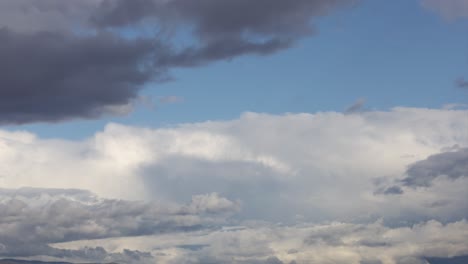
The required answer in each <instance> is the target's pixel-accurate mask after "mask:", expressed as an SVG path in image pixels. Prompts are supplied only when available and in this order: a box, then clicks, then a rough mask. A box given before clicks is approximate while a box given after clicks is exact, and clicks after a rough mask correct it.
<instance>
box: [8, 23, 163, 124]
mask: <svg viewBox="0 0 468 264" xmlns="http://www.w3.org/2000/svg"><path fill="white" fill-rule="evenodd" d="M0 42H1V43H2V45H1V46H0V56H1V57H2V58H4V60H2V62H1V63H0V68H1V71H0V72H1V75H2V76H3V77H2V78H0V86H1V87H2V89H1V90H0V104H1V105H2V107H1V109H2V111H1V114H0V124H6V123H17V124H21V123H28V122H34V121H61V120H66V119H69V118H71V117H78V116H79V117H83V118H96V117H98V116H101V115H103V114H115V113H116V111H115V109H116V108H118V107H122V106H125V105H128V104H129V103H130V100H131V99H132V98H135V97H136V95H137V92H138V90H139V88H138V87H140V86H141V85H143V84H144V83H145V82H147V81H149V80H151V79H152V78H153V77H154V75H155V74H156V73H157V69H156V67H155V65H154V63H152V62H151V60H152V58H151V56H152V49H154V45H153V44H152V43H150V42H149V41H146V40H138V41H137V40H135V41H127V40H124V39H121V38H118V37H115V36H113V35H111V34H99V35H95V36H90V37H76V36H67V35H62V34H58V33H35V34H30V35H24V34H19V33H16V32H12V31H10V30H8V29H1V30H0Z"/></svg>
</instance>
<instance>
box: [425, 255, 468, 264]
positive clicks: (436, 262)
mask: <svg viewBox="0 0 468 264" xmlns="http://www.w3.org/2000/svg"><path fill="white" fill-rule="evenodd" d="M426 260H427V261H428V262H429V263H430V264H464V263H468V256H457V257H452V258H426Z"/></svg>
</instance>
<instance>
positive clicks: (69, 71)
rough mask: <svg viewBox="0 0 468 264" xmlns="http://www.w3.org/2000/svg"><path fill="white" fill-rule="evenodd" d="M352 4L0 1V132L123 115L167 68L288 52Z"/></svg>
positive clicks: (342, 0)
mask: <svg viewBox="0 0 468 264" xmlns="http://www.w3.org/2000/svg"><path fill="white" fill-rule="evenodd" d="M351 2H354V1H353V0H333V1H329V0H326V1H325V0H314V1H308V0H307V1H306V0H298V1H286V2H285V1H282V0H276V1H254V2H252V1H230V0H229V1H213V0H206V1H197V3H196V4H195V2H193V1H187V0H171V1H162V0H138V1H122V0H85V1H58V0H44V1H30V0H5V1H2V2H1V3H0V10H1V11H0V17H1V18H0V43H2V44H1V45H0V57H1V58H2V60H1V62H0V87H2V88H1V89H0V105H1V109H0V110H1V111H0V112H1V114H0V124H11V123H13V124H21V123H29V122H37V121H48V122H54V121H61V120H68V119H72V118H97V117H99V116H102V115H105V114H111V115H115V114H122V111H116V109H121V108H122V106H127V105H129V104H130V103H131V102H132V100H133V99H135V98H136V97H137V94H138V92H139V91H140V90H141V89H142V88H143V87H144V85H145V84H148V83H150V82H158V81H163V80H166V79H167V74H168V70H170V69H171V68H173V67H193V66H197V65H201V64H205V63H209V62H212V61H216V60H222V59H228V58H233V57H236V56H240V55H243V54H259V55H266V54H270V53H274V52H276V51H279V50H282V49H285V48H288V47H289V46H291V45H292V44H293V43H294V42H295V41H297V40H298V39H300V38H302V37H304V36H307V35H310V34H311V33H313V31H314V30H313V27H312V22H313V20H314V19H315V18H317V17H320V16H323V15H326V14H328V13H330V12H332V11H334V10H335V9H337V8H340V7H343V6H346V5H348V4H349V3H351ZM19 18H21V19H19ZM185 32H188V34H186V35H188V36H186V37H181V36H179V35H181V34H182V35H183V34H185ZM180 43H187V44H186V45H185V46H181V44H180ZM119 107H120V108H119Z"/></svg>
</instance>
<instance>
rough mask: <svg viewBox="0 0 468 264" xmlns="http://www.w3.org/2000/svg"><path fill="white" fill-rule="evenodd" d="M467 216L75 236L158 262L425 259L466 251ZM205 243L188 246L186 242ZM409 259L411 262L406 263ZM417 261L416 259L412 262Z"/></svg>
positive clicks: (348, 263) (354, 263)
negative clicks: (136, 249)
mask: <svg viewBox="0 0 468 264" xmlns="http://www.w3.org/2000/svg"><path fill="white" fill-rule="evenodd" d="M467 227H468V224H467V222H466V221H465V220H462V221H457V222H452V223H447V224H441V223H439V222H437V221H425V222H421V223H418V224H414V225H410V226H407V227H388V226H385V225H384V224H383V223H382V222H381V221H377V222H372V223H368V224H353V223H343V222H332V223H326V224H310V223H301V224H298V225H286V226H285V225H275V224H271V223H244V225H243V226H239V227H237V228H223V229H218V230H211V231H208V232H205V231H199V232H193V233H180V234H174V235H161V236H146V237H140V238H123V239H121V240H120V241H115V240H112V241H111V240H96V241H81V242H80V241H79V242H76V243H67V244H61V245H60V247H62V248H67V247H68V248H74V247H79V246H81V245H83V244H91V245H103V246H104V247H108V246H110V247H116V248H119V247H122V246H124V245H134V244H138V245H140V246H141V248H142V249H146V250H149V251H151V254H152V255H153V256H154V258H155V260H156V261H157V263H168V264H169V263H298V264H302V263H320V264H322V263H337V264H340V263H343V264H362V263H389V264H400V263H425V259H432V258H436V257H438V258H450V257H453V256H463V255H466V254H467V252H468V244H467V242H466V241H467V238H468V233H467V230H468V229H467ZM187 244H189V245H203V246H196V247H195V250H194V247H187V246H186V245H187ZM409 261H413V262H409ZM416 261H417V262H416Z"/></svg>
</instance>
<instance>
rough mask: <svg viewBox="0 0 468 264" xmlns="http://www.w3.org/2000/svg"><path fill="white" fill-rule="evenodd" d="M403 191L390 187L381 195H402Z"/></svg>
mask: <svg viewBox="0 0 468 264" xmlns="http://www.w3.org/2000/svg"><path fill="white" fill-rule="evenodd" d="M402 193H403V190H402V189H401V187H400V186H391V187H388V188H387V189H385V190H384V191H383V194H402Z"/></svg>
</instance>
